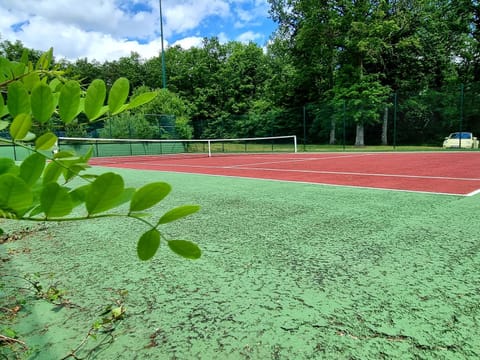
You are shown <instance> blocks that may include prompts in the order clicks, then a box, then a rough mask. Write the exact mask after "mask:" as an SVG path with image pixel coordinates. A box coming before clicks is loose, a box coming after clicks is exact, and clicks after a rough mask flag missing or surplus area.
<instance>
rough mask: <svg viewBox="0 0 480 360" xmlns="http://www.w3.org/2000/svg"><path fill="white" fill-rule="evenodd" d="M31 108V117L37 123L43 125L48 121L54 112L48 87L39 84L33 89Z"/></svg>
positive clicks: (50, 90) (53, 104) (51, 95)
mask: <svg viewBox="0 0 480 360" xmlns="http://www.w3.org/2000/svg"><path fill="white" fill-rule="evenodd" d="M31 106H32V113H33V117H34V118H35V119H37V120H38V121H39V122H41V123H44V122H46V121H48V120H50V118H51V117H52V114H53V112H54V111H55V101H54V98H53V94H52V89H50V86H48V85H47V84H43V83H40V84H38V85H37V86H35V87H34V88H33V90H32V95H31Z"/></svg>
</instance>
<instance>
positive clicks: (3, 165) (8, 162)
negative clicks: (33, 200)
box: [0, 158, 15, 175]
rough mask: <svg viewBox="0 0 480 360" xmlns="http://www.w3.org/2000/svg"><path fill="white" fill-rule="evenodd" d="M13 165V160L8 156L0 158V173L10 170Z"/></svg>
mask: <svg viewBox="0 0 480 360" xmlns="http://www.w3.org/2000/svg"><path fill="white" fill-rule="evenodd" d="M14 166H15V161H13V160H12V159H10V158H0V175H2V174H6V173H9V172H11V169H12V168H13V167H14Z"/></svg>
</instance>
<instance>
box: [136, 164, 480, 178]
mask: <svg viewBox="0 0 480 360" xmlns="http://www.w3.org/2000/svg"><path fill="white" fill-rule="evenodd" d="M135 164H137V165H145V166H152V165H153V166H156V165H158V166H162V165H163V166H172V167H187V168H201V169H232V168H233V169H236V170H254V171H273V172H289V173H291V172H293V173H302V174H327V175H352V176H376V177H393V178H406V179H409V178H411V179H428V180H455V181H457V180H459V181H480V178H461V177H451V176H428V175H406V174H375V173H359V172H346V171H323V170H294V169H275V168H256V167H232V166H209V165H183V164H168V163H167V164H166V163H165V162H161V163H155V162H136V163H135Z"/></svg>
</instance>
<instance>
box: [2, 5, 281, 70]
mask: <svg viewBox="0 0 480 360" xmlns="http://www.w3.org/2000/svg"><path fill="white" fill-rule="evenodd" d="M268 10H269V5H268V2H267V0H162V12H163V30H164V42H165V46H169V45H180V46H182V47H184V48H189V47H192V46H200V45H201V41H202V39H203V38H204V37H213V36H216V37H218V38H219V39H220V41H221V42H227V41H233V40H234V41H241V42H249V41H253V42H255V43H257V44H259V45H260V46H265V45H266V43H267V42H268V40H269V38H270V36H271V34H272V33H273V32H274V30H275V29H276V25H275V24H274V23H273V21H272V20H271V19H269V17H268ZM0 19H2V20H1V21H0V41H4V40H10V41H16V40H20V41H21V42H22V43H23V44H24V45H25V46H26V47H28V48H33V49H37V50H47V49H48V48H50V47H52V46H53V48H54V54H55V56H56V57H57V58H66V59H68V60H75V59H78V58H88V59H89V60H90V61H91V60H97V61H100V62H103V61H105V60H115V59H118V58H119V57H121V56H129V55H130V53H131V52H132V51H135V52H137V53H139V54H140V56H141V57H142V58H145V59H148V58H151V57H153V56H157V55H158V53H159V51H160V49H161V45H160V23H159V19H160V11H159V0H55V1H54V0H20V1H19V0H0Z"/></svg>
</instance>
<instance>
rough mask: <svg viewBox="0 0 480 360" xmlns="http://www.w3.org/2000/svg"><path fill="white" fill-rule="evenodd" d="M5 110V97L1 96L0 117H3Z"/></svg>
mask: <svg viewBox="0 0 480 360" xmlns="http://www.w3.org/2000/svg"><path fill="white" fill-rule="evenodd" d="M4 110H5V101H4V100H3V96H0V117H1V116H3V113H4ZM0 125H1V124H0ZM0 130H2V129H0Z"/></svg>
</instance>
